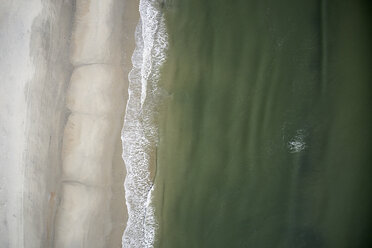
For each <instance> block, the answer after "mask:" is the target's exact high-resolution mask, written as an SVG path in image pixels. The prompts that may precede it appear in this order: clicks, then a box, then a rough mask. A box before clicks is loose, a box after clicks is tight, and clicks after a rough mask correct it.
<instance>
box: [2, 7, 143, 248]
mask: <svg viewBox="0 0 372 248" xmlns="http://www.w3.org/2000/svg"><path fill="white" fill-rule="evenodd" d="M11 2H12V1H5V3H4V4H3V6H2V11H1V12H0V17H1V26H0V27H1V30H2V33H4V34H6V36H2V37H1V40H0V42H1V44H2V51H1V54H0V55H1V57H2V59H1V71H0V72H1V76H2V78H3V83H2V84H3V85H2V91H1V93H0V94H1V97H0V99H1V105H0V106H1V109H0V117H1V128H2V133H1V147H4V148H5V147H6V149H5V150H3V152H2V155H1V157H0V165H1V178H2V179H1V186H0V189H1V190H0V203H1V209H0V220H1V223H2V224H1V228H0V229H1V231H0V246H1V247H17V248H18V247H121V238H122V235H123V232H124V229H125V224H126V220H127V212H126V206H125V195H124V188H123V182H124V178H125V166H124V163H123V160H122V157H121V153H122V143H121V138H120V131H121V129H122V126H123V118H124V112H125V105H126V102H127V98H128V97H127V89H128V77H127V75H128V72H129V71H130V70H131V68H132V64H131V55H132V53H133V50H134V29H135V26H136V25H137V23H138V19H139V14H138V1H129V0H128V1H119V0H112V1H105V2H102V1H96V0H77V1H76V2H75V1H37V0H33V1H29V2H28V4H22V3H20V2H15V3H13V4H12V3H11ZM30 10H32V11H30ZM97 16H99V18H97ZM18 33H20V34H21V35H22V37H21V38H19V37H17V34H18ZM23 61H25V62H26V63H24V62H23ZM111 68H114V69H111ZM19 72H22V73H23V74H22V73H19ZM8 141H9V142H10V143H9V144H7V143H8ZM8 165H9V166H8ZM10 165H11V166H10ZM4 166H7V168H12V169H7V168H5V167H4ZM3 167H4V168H3Z"/></svg>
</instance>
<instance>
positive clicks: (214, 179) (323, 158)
mask: <svg viewBox="0 0 372 248" xmlns="http://www.w3.org/2000/svg"><path fill="white" fill-rule="evenodd" d="M163 7H164V8H163V9H164V11H165V12H166V22H167V28H168V34H169V43H170V45H169V50H168V55H167V56H168V58H167V62H166V64H165V65H164V67H163V70H162V78H161V82H160V84H161V86H162V87H163V88H164V89H166V90H167V91H168V93H169V97H167V99H166V101H165V103H164V105H163V109H162V112H161V118H160V142H159V147H158V151H157V171H156V177H155V200H154V202H155V207H156V217H157V220H158V222H159V228H158V230H157V241H156V244H155V247H161V248H168V247H169V248H183V247H188V248H191V247H197V248H199V247H200V248H203V247H226V248H229V247H251V248H261V247H267V248H269V247H270V248H271V247H283V248H289V247H293V248H301V247H309V248H310V247H311V248H312V247H317V248H322V247H372V229H371V223H372V222H371V221H370V220H371V218H372V216H371V211H372V201H371V192H372V173H371V172H372V168H371V167H372V163H371V159H372V155H371V147H372V129H371V107H372V104H371V93H372V90H371V79H372V77H371V75H372V73H371V65H372V63H371V62H372V61H371V55H372V54H371V44H372V42H371V41H372V39H371V37H372V35H371V26H370V23H371V17H370V16H371V15H370V14H371V7H370V4H368V2H367V1H358V0H355V1H352V0H349V1H346V0H345V1H343V0H339V1H337V0H324V1H314V0H309V1H307V0H306V1H305V0H301V1H298V0H297V1H295V0H293V1H290V0H282V1H276V0H231V1H226V0H225V1H221V0H174V1H172V2H171V3H169V2H168V3H167V4H165V5H164V6H163Z"/></svg>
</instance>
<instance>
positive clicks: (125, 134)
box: [121, 0, 168, 247]
mask: <svg viewBox="0 0 372 248" xmlns="http://www.w3.org/2000/svg"><path fill="white" fill-rule="evenodd" d="M139 10H140V17H141V18H140V21H139V23H138V25H137V28H136V34H135V37H136V49H135V51H134V53H133V56H132V63H133V69H132V71H131V72H130V73H129V81H130V83H129V90H128V92H129V99H128V103H127V108H126V114H125V120H124V127H123V130H122V135H121V137H122V141H123V159H124V162H125V165H126V168H127V176H126V179H125V183H124V187H125V194H126V203H127V207H128V216H129V217H128V222H127V227H126V229H125V232H124V235H123V240H122V241H123V247H153V245H154V241H155V233H156V229H157V222H156V219H155V215H154V207H153V205H152V201H151V199H152V192H153V189H154V187H153V182H152V181H151V178H150V171H149V166H150V162H151V158H150V156H151V153H153V152H154V151H155V149H156V146H157V140H158V129H157V126H156V122H155V120H156V115H157V107H158V105H159V101H160V98H161V96H160V95H161V94H160V90H159V87H158V82H159V77H160V67H161V66H162V64H163V63H164V62H165V59H166V50H167V47H168V42H167V40H168V37H167V33H166V27H165V21H164V16H163V13H162V12H161V10H160V9H159V4H158V3H157V1H154V0H141V1H140V6H139Z"/></svg>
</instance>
